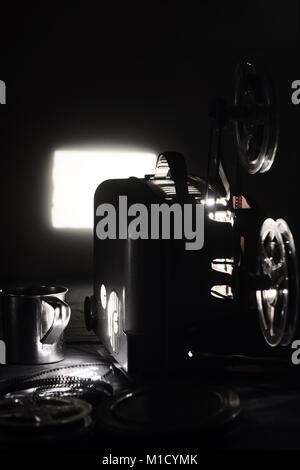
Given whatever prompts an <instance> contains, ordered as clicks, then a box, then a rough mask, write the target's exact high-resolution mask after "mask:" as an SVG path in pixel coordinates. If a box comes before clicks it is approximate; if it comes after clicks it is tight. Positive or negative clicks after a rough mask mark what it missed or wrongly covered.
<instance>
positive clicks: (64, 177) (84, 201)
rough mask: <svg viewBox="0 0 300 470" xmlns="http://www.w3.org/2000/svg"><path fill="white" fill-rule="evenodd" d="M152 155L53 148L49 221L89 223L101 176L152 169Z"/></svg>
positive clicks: (61, 225)
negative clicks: (54, 150)
mask: <svg viewBox="0 0 300 470" xmlns="http://www.w3.org/2000/svg"><path fill="white" fill-rule="evenodd" d="M156 158H157V157H156V155H155V154H153V153H147V152H130V151H124V152H122V151H106V150H57V151H56V152H55V153H54V164H53V174H52V176H53V199H52V225H53V227H55V228H74V229H88V228H92V226H93V199H94V193H95V190H96V188H97V187H98V186H99V184H100V183H102V182H103V181H105V180H108V179H115V178H128V177H130V176H136V177H138V178H141V177H143V176H144V175H145V174H151V173H154V170H155V163H156Z"/></svg>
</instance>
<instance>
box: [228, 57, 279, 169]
mask: <svg viewBox="0 0 300 470" xmlns="http://www.w3.org/2000/svg"><path fill="white" fill-rule="evenodd" d="M234 106H235V108H236V110H237V116H236V119H235V138H236V146H237V151H238V154H239V158H240V163H241V164H242V166H243V167H244V168H245V170H246V171H247V172H248V173H250V174H255V173H265V172H266V171H268V170H269V169H270V168H271V166H272V164H273V161H274V158H275V155H276V152H277V146H278V137H279V123H278V113H277V105H276V95H275V90H274V88H273V85H272V83H271V81H270V79H269V78H268V76H267V75H266V74H265V73H264V72H260V71H258V70H257V68H256V67H255V66H254V65H253V64H251V63H250V62H246V63H244V64H242V65H239V67H238V68H237V72H236V83H235V95H234Z"/></svg>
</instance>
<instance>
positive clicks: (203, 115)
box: [0, 0, 300, 282]
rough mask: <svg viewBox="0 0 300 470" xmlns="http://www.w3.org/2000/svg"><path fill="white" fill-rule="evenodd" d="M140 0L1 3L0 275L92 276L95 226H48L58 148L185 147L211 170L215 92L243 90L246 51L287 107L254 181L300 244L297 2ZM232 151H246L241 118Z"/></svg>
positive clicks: (194, 165) (200, 166) (199, 169)
mask: <svg viewBox="0 0 300 470" xmlns="http://www.w3.org/2000/svg"><path fill="white" fill-rule="evenodd" d="M91 5H92V4H91ZM141 5H143V4H142V3H140V6H136V5H134V4H132V3H129V2H128V3H125V2H123V6H120V5H119V4H118V3H115V2H114V3H113V4H112V6H111V7H107V6H106V7H101V6H99V7H97V8H96V7H95V6H90V7H89V6H88V3H86V2H85V3H83V6H82V5H80V6H71V4H70V5H69V4H64V5H63V6H62V5H61V6H60V7H58V6H57V7H54V6H53V4H52V6H51V7H49V6H47V5H46V4H42V6H41V5H39V6H34V7H33V6H30V5H26V6H19V4H17V3H16V4H15V5H14V4H13V5H12V7H13V8H14V9H13V11H12V10H10V11H8V10H7V11H5V7H3V6H1V9H2V15H1V16H2V18H1V25H2V29H1V32H0V39H1V44H0V57H1V60H0V79H2V80H5V82H6V85H7V104H6V105H5V106H0V124H1V126H0V155H1V184H0V191H1V231H0V243H1V245H0V246H1V252H0V267H1V268H0V269H1V282H6V281H11V282H14V281H15V280H16V279H18V280H28V279H40V280H43V279H44V280H49V279H52V280H55V279H67V280H69V279H70V281H71V280H73V279H90V278H91V276H92V235H91V233H90V234H88V233H87V232H80V231H78V232H76V231H67V230H58V229H53V228H52V227H51V224H50V207H51V162H52V155H53V151H54V150H55V149H59V148H62V147H70V148H75V147H76V146H78V145H80V146H84V145H97V144H99V145H102V144H104V145H106V146H109V145H112V146H114V145H116V144H117V145H118V146H122V145H124V146H131V147H137V148H141V149H145V150H150V151H153V152H156V153H158V152H160V151H163V150H177V151H180V152H183V153H184V154H185V156H186V159H187V162H188V166H189V171H190V173H196V174H203V173H204V171H205V168H206V157H207V145H208V129H209V118H208V113H209V109H210V103H211V101H212V100H213V99H214V97H215V96H216V95H217V94H221V95H224V96H225V97H227V98H228V99H232V96H233V76H234V69H235V65H236V63H237V62H238V61H239V60H240V59H241V58H257V59H259V60H260V61H262V62H263V63H265V65H266V66H267V67H268V68H269V71H270V73H271V74H272V76H273V78H274V81H275V84H276V87H277V90H278V95H279V98H280V111H281V139H280V148H279V152H278V155H277V159H276V161H275V164H274V165H273V167H272V169H271V171H270V172H269V173H268V174H266V175H258V176H253V177H251V178H249V181H248V182H247V186H248V188H249V191H250V192H251V193H252V194H253V195H254V196H255V197H256V198H257V199H258V200H259V201H260V202H261V204H262V205H263V206H264V207H265V208H266V209H267V210H268V211H269V213H270V215H271V216H275V217H277V216H281V217H283V218H285V219H286V220H287V221H288V222H289V224H290V226H291V228H292V230H293V232H294V234H295V238H296V242H297V241H298V240H299V241H298V245H299V244H300V224H299V223H298V217H299V216H298V214H299V210H300V198H299V190H298V188H299V170H298V167H299V165H298V160H299V157H300V132H299V129H300V105H299V106H294V105H292V103H291V83H292V81H293V80H296V79H300V57H299V52H300V43H299V23H300V21H299V8H298V2H297V1H296V0H290V1H289V2H275V1H263V0H261V1H259V0H254V1H248V2H239V1H237V0H231V1H227V2H219V3H217V2H213V1H202V2H198V5H196V4H195V2H182V4H181V5H180V6H177V5H176V3H175V2H160V4H159V5H157V4H154V3H152V2H151V4H150V3H147V4H145V6H144V5H143V6H141ZM150 5H151V6H150ZM3 9H4V11H3ZM224 151H225V152H226V154H227V155H228V156H230V155H231V154H232V155H234V153H235V148H234V145H233V133H232V131H230V130H229V131H228V133H227V136H226V139H225V142H224ZM83 184H84V182H83ZM79 189H80V188H79Z"/></svg>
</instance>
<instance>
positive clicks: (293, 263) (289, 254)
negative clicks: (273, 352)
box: [256, 219, 299, 347]
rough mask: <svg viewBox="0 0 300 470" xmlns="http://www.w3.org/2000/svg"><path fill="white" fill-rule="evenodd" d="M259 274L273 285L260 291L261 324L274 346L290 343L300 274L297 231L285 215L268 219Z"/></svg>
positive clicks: (261, 241) (262, 237) (263, 230)
mask: <svg viewBox="0 0 300 470" xmlns="http://www.w3.org/2000/svg"><path fill="white" fill-rule="evenodd" d="M257 271H258V275H259V276H267V277H268V278H269V279H270V287H269V288H268V289H265V290H257V291H256V300H257V307H258V314H259V322H260V327H261V330H262V333H263V336H264V338H265V340H266V342H267V343H268V344H269V345H270V346H273V347H275V346H278V345H281V346H287V345H288V344H290V342H291V341H292V339H293V337H294V333H295V329H296V326H297V319H298V301H299V285H298V281H299V276H298V266H297V259H296V250H295V244H294V240H293V235H292V233H291V231H290V229H289V227H288V225H287V223H286V222H285V221H284V220H283V219H278V220H276V221H275V220H273V219H266V220H265V221H264V223H263V225H262V227H261V230H260V236H259V247H258V266H257Z"/></svg>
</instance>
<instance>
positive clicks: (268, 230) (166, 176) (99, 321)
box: [85, 62, 299, 375]
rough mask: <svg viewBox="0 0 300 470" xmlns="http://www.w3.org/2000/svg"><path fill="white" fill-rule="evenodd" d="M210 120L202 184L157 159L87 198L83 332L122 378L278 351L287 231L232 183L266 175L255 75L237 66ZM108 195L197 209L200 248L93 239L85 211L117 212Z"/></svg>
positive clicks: (265, 130)
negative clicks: (141, 172)
mask: <svg viewBox="0 0 300 470" xmlns="http://www.w3.org/2000/svg"><path fill="white" fill-rule="evenodd" d="M210 118H211V129H210V138H209V153H208V165H207V174H206V176H205V177H204V178H202V177H198V176H189V175H188V174H187V170H186V165H185V161H184V157H183V156H182V155H181V154H179V153H176V152H165V153H162V154H160V155H159V157H158V160H157V166H156V170H155V173H154V174H153V175H146V176H145V178H144V179H137V178H129V179H124V180H108V181H105V182H103V183H102V184H100V186H99V187H98V188H97V190H96V192H95V198H94V214H95V219H94V291H93V296H91V297H87V298H86V299H85V320H86V326H87V328H88V330H93V331H94V332H95V333H96V335H97V336H98V337H99V338H100V339H101V341H102V343H103V345H104V346H105V348H106V350H107V351H108V353H110V354H111V355H112V356H113V358H114V360H115V361H116V362H117V363H119V364H120V366H121V367H122V369H123V370H125V371H126V372H127V373H128V374H129V375H130V374H142V375H147V374H161V373H165V372H170V373H171V372H172V371H174V372H178V370H179V371H183V370H189V369H193V368H195V367H197V365H199V360H200V361H201V358H202V359H203V358H208V357H220V358H222V357H225V356H229V355H230V356H231V357H233V356H243V355H244V356H247V357H267V358H272V357H274V358H277V357H279V358H281V357H285V356H286V357H287V355H289V356H290V348H288V347H287V346H289V345H290V344H291V342H292V340H293V338H294V337H295V332H296V328H297V318H298V303H299V282H298V268H297V259H296V252H295V245H294V241H293V236H292V233H291V230H290V228H289V226H288V224H287V223H286V222H285V221H284V220H283V219H277V220H274V219H272V218H271V217H268V214H265V213H264V212H263V209H262V208H260V207H258V205H257V204H256V203H255V201H254V200H252V198H251V197H250V196H249V197H248V196H247V195H246V194H244V192H243V181H242V180H243V179H244V178H245V177H247V176H246V175H247V174H248V175H257V174H260V173H266V172H267V171H269V170H270V168H271V166H272V164H273V161H274V158H275V156H276V151H277V146H278V137H279V121H278V115H277V106H276V95H275V91H274V88H273V84H272V82H271V80H270V78H269V77H268V75H267V74H266V73H265V71H263V70H260V69H259V68H258V67H256V66H255V65H254V64H252V63H250V62H245V63H242V64H240V65H239V66H238V68H237V71H236V76H235V92H234V101H233V103H228V102H226V101H225V100H223V99H217V100H216V101H215V103H214V105H213V107H212V111H211V114H210ZM231 126H233V129H234V135H235V143H236V150H237V151H236V157H235V161H234V168H235V171H234V177H231V178H229V177H228V172H227V169H226V164H225V162H224V158H223V153H222V136H223V134H224V131H225V130H226V129H227V128H230V127H231ZM249 178H250V177H249ZM253 178H255V177H253ZM120 195H122V196H127V200H128V205H129V204H135V203H143V204H144V205H145V206H146V207H149V208H150V205H151V204H163V203H165V204H168V205H170V204H172V203H174V202H176V203H178V204H180V205H183V204H185V203H189V204H192V205H193V206H194V207H196V206H197V205H198V204H201V205H203V208H204V246H203V248H202V249H200V250H190V251H189V250H186V249H185V240H179V239H175V237H173V238H172V237H171V239H169V240H166V239H161V238H160V239H156V240H153V239H148V240H143V239H132V238H130V237H128V238H127V239H105V240H99V239H98V237H97V236H96V230H95V227H96V225H97V222H98V220H99V217H98V216H97V214H96V209H97V207H98V206H99V204H102V203H110V204H113V205H114V206H115V207H117V206H118V203H117V201H118V198H119V196H120Z"/></svg>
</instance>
